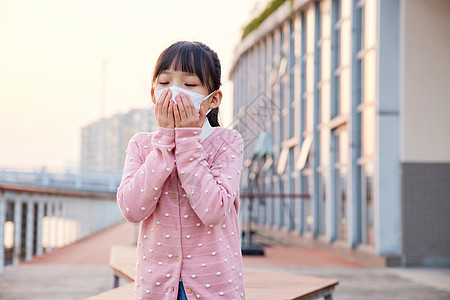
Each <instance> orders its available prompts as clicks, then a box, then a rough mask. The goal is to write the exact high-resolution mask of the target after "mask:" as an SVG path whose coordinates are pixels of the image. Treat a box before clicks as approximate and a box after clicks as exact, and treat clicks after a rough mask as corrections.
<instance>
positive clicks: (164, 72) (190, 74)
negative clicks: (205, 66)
mask: <svg viewBox="0 0 450 300" xmlns="http://www.w3.org/2000/svg"><path fill="white" fill-rule="evenodd" d="M183 73H186V72H183ZM161 74H168V75H170V74H172V71H169V70H164V71H161V73H160V75H161ZM186 76H197V74H195V73H187V74H186Z"/></svg>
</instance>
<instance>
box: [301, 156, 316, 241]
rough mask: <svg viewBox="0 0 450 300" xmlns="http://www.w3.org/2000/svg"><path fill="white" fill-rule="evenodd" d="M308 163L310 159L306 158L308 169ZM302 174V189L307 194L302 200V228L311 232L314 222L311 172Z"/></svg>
mask: <svg viewBox="0 0 450 300" xmlns="http://www.w3.org/2000/svg"><path fill="white" fill-rule="evenodd" d="M309 164H310V161H309V159H307V160H306V168H308V169H309ZM303 175H304V180H303V191H304V193H305V194H307V195H309V196H310V197H309V198H306V199H305V201H304V214H305V215H304V218H303V220H304V222H305V223H304V226H303V228H304V229H305V231H306V232H312V228H313V223H314V216H313V210H312V198H313V195H312V191H313V187H312V175H311V174H309V175H308V174H305V172H303Z"/></svg>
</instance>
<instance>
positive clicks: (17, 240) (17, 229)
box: [13, 193, 22, 265]
mask: <svg viewBox="0 0 450 300" xmlns="http://www.w3.org/2000/svg"><path fill="white" fill-rule="evenodd" d="M21 198H22V195H21V194H18V193H15V200H14V248H13V264H14V265H19V264H20V251H21V248H22V201H21Z"/></svg>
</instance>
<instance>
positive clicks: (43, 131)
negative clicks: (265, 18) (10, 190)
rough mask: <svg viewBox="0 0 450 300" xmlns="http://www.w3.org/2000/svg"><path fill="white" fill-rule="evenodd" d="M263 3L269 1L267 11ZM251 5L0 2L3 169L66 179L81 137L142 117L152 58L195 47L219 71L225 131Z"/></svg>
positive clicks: (231, 0)
mask: <svg viewBox="0 0 450 300" xmlns="http://www.w3.org/2000/svg"><path fill="white" fill-rule="evenodd" d="M265 2H267V1H265ZM262 5H264V1H256V0H227V1H215V0H209V1H208V0H190V1H185V0H184V1H182V0H168V1H150V0H146V1H144V0H128V1H125V0H115V1H111V0H109V1H108V0H77V1H74V0H73V1H63V0H39V1H36V0H0V168H13V169H28V170H32V169H35V170H36V169H40V168H42V167H44V166H45V167H46V168H47V169H49V170H52V169H54V170H57V169H64V168H65V167H66V166H68V165H69V166H74V165H76V164H77V163H78V162H79V159H80V149H81V128H82V127H83V126H85V125H87V124H89V123H92V122H94V121H97V120H98V119H99V118H100V117H101V94H102V64H103V62H104V61H107V63H106V69H105V82H106V87H105V91H106V101H105V102H106V105H105V116H106V117H109V116H112V115H114V114H116V113H124V112H127V111H129V110H130V109H132V108H149V107H150V105H151V100H150V96H149V89H150V80H151V75H152V71H153V66H154V63H155V62H156V59H157V57H158V56H159V54H160V53H161V52H162V51H163V50H164V49H165V48H166V47H168V46H169V45H170V44H172V43H173V42H176V41H178V40H196V41H201V42H203V43H205V44H207V45H208V46H210V47H211V48H212V49H213V50H215V51H216V52H217V53H218V55H219V58H220V60H221V62H222V84H223V88H222V90H223V92H224V98H223V100H222V104H221V109H222V113H223V115H222V116H223V119H222V120H223V124H224V125H228V124H229V122H231V119H232V115H231V111H232V83H231V82H230V81H229V80H228V75H229V70H230V68H231V64H232V61H233V57H234V56H233V55H234V49H235V47H236V46H237V44H238V43H239V41H240V38H241V34H242V28H243V27H244V26H245V25H246V24H247V23H248V22H249V21H250V20H251V19H252V18H253V17H254V16H255V9H256V8H257V7H261V6H262Z"/></svg>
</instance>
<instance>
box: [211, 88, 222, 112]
mask: <svg viewBox="0 0 450 300" xmlns="http://www.w3.org/2000/svg"><path fill="white" fill-rule="evenodd" d="M222 96H223V95H222V91H221V90H218V91H217V92H215V93H214V95H212V97H211V101H209V108H210V109H213V108H216V107H219V105H220V103H221V102H222Z"/></svg>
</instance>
